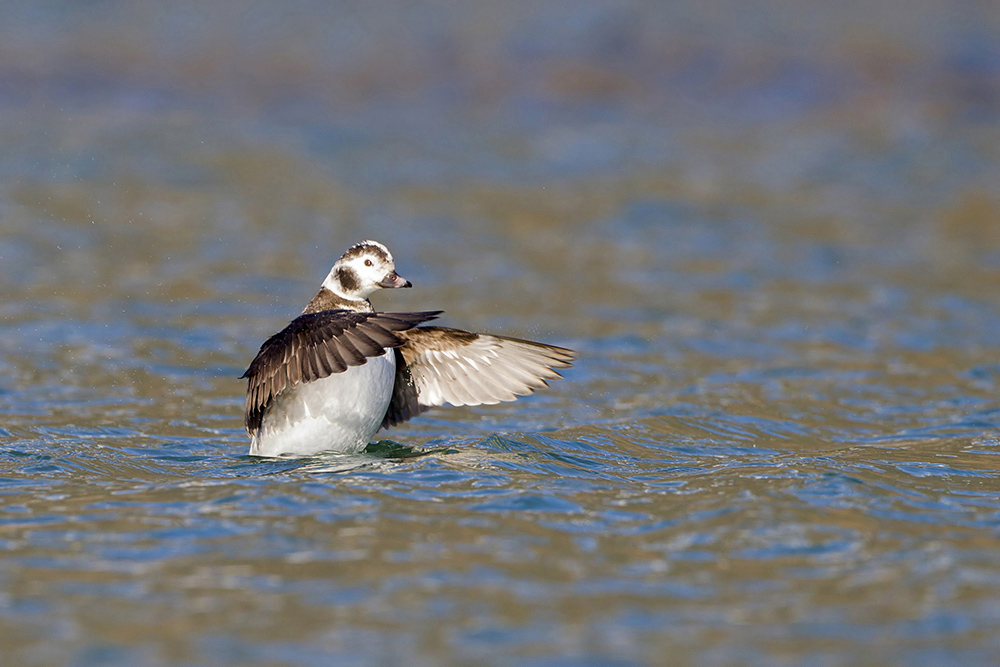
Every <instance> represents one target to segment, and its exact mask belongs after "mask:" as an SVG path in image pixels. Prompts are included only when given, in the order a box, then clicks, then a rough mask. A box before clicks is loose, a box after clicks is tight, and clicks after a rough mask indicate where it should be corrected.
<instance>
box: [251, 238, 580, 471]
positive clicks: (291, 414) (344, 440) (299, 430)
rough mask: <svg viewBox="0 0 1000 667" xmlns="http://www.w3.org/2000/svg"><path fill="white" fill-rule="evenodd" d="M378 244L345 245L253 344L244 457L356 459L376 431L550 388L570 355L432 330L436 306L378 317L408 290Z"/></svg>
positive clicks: (527, 344) (518, 341) (526, 344)
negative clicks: (374, 300) (290, 316)
mask: <svg viewBox="0 0 1000 667" xmlns="http://www.w3.org/2000/svg"><path fill="white" fill-rule="evenodd" d="M409 287H412V284H411V283H410V281H409V280H406V279H404V278H403V277H401V276H400V275H399V274H398V273H397V272H396V265H395V262H394V260H393V258H392V254H391V253H390V252H389V249H388V248H386V246H385V245H383V244H382V243H379V242H377V241H371V240H368V241H362V242H361V243H357V244H355V245H353V246H351V247H350V248H348V249H347V251H346V252H344V254H343V255H341V256H340V258H339V259H338V260H337V261H336V262H335V263H334V265H333V267H332V268H331V269H330V272H329V274H328V275H327V276H326V278H325V279H324V280H323V282H322V284H321V285H320V289H319V292H318V293H317V294H316V296H314V297H313V298H312V300H310V301H309V303H308V304H306V306H305V308H304V309H303V310H302V314H300V315H299V316H298V317H296V318H295V319H294V320H292V321H291V322H290V323H289V324H288V326H286V327H285V328H284V329H282V330H281V331H279V332H278V333H276V334H274V335H273V336H271V337H270V338H268V339H267V340H266V341H264V343H263V345H261V346H260V350H259V351H258V352H257V355H256V356H255V357H254V359H253V361H252V362H250V366H249V367H248V368H247V370H246V372H244V373H243V375H242V376H240V379H246V380H247V391H246V409H245V413H244V423H245V426H246V432H247V435H248V436H249V437H250V451H249V455H250V456H258V457H305V456H315V455H319V454H325V453H342V454H356V453H359V452H361V451H363V450H364V449H365V447H367V446H368V444H369V443H370V442H371V439H372V437H373V436H374V435H375V433H377V432H378V431H379V430H380V429H388V428H392V427H394V426H398V425H399V424H402V423H403V422H406V421H408V420H410V419H412V418H414V417H416V416H418V415H420V414H422V413H424V412H426V411H427V410H429V409H431V408H433V407H438V406H443V405H445V404H450V405H453V406H462V405H492V404H496V403H500V402H506V401H513V400H515V399H517V398H518V397H519V396H525V395H527V394H531V393H532V392H534V391H535V390H536V389H542V388H544V387H546V386H548V382H549V381H551V380H556V379H559V378H561V377H562V376H561V375H560V374H559V372H558V371H557V370H556V369H564V368H568V367H570V366H571V365H572V363H573V361H574V359H575V356H576V355H575V353H574V352H573V351H572V350H569V349H566V348H563V347H558V346H555V345H548V344H546V343H536V342H534V341H530V340H523V339H520V338H511V337H507V336H498V335H493V334H486V333H472V332H469V331H463V330H461V329H452V328H448V327H442V326H436V325H427V323H428V322H431V321H433V320H435V319H437V318H438V317H439V316H440V315H441V314H442V313H443V311H440V310H432V311H421V312H399V313H388V312H376V310H375V308H374V307H373V306H372V304H371V301H370V300H369V297H370V296H371V295H372V294H373V293H374V292H376V291H377V290H380V289H399V288H409Z"/></svg>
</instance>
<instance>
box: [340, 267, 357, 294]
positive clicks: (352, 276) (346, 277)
mask: <svg viewBox="0 0 1000 667" xmlns="http://www.w3.org/2000/svg"><path fill="white" fill-rule="evenodd" d="M337 282H339V283H340V286H341V287H343V288H344V291H346V292H354V291H356V290H357V289H358V288H359V287H361V281H360V280H358V274H357V273H355V271H354V269H351V268H348V267H346V266H342V267H340V268H339V269H337Z"/></svg>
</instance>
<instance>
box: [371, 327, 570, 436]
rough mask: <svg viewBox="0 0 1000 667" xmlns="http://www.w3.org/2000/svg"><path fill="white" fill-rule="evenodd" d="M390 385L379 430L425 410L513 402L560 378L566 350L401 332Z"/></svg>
mask: <svg viewBox="0 0 1000 667" xmlns="http://www.w3.org/2000/svg"><path fill="white" fill-rule="evenodd" d="M398 335H399V336H400V337H401V338H403V339H404V343H403V345H402V346H400V347H397V348H396V382H395V385H394V386H393V390H392V400H391V401H390V403H389V410H388V411H387V412H386V415H385V419H384V420H383V421H382V428H389V427H390V426H396V425H397V424H400V423H402V422H404V421H406V420H408V419H412V418H413V417H416V416H417V415H419V414H420V413H422V412H425V411H426V410H428V409H429V408H431V407H434V406H437V405H444V404H445V403H450V404H451V405H483V404H493V403H500V402H501V401H513V400H514V399H516V398H517V397H518V396H524V395H525V394H530V393H531V392H533V391H534V390H535V389H541V388H542V387H545V386H547V382H546V380H555V379H557V378H560V377H562V376H561V375H559V373H557V372H556V371H555V370H554V369H556V368H567V367H569V366H570V365H571V364H572V362H573V359H574V358H575V357H576V355H575V353H574V352H573V351H572V350H567V349H565V348H562V347H556V346H554V345H545V344H544V343H535V342H532V341H529V340H521V339H519V338H507V337H504V336H492V335H489V334H474V333H469V332H468V331H461V330H459V329H448V328H445V327H419V328H416V329H409V330H406V331H401V332H400V333H399V334H398Z"/></svg>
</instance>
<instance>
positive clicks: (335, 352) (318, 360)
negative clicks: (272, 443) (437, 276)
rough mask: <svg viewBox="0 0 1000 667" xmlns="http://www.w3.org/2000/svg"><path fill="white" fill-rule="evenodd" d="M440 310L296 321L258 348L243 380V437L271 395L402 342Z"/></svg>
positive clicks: (311, 316) (332, 314)
mask: <svg viewBox="0 0 1000 667" xmlns="http://www.w3.org/2000/svg"><path fill="white" fill-rule="evenodd" d="M440 313H441V311H439V310H437V311H430V312H422V313H357V312H354V311H349V310H325V311H322V312H319V313H308V314H305V315H300V316H298V317H296V318H295V319H294V320H292V322H291V323H290V324H289V325H288V326H287V327H285V328H284V329H282V330H281V331H279V332H278V333H276V334H274V335H273V336H271V337H270V338H268V339H267V340H266V341H264V344H263V345H261V346H260V351H259V352H257V356H256V357H255V358H254V360H253V361H252V362H251V363H250V367H249V368H247V370H246V372H245V373H243V375H241V376H240V378H241V379H242V378H247V380H248V382H247V401H246V413H245V415H244V420H245V423H246V429H247V433H249V434H251V435H252V434H253V433H255V432H256V431H257V429H259V428H260V425H261V421H262V420H263V418H264V411H265V410H267V406H268V405H270V403H271V401H272V400H273V399H274V397H275V396H277V395H278V394H280V393H281V392H282V391H284V390H285V389H287V388H290V387H293V386H295V385H296V384H299V383H300V382H312V381H314V380H319V379H322V378H325V377H328V376H330V375H333V374H334V373H342V372H343V371H345V370H347V368H348V367H350V366H360V365H362V364H364V363H366V362H367V361H368V357H377V356H379V355H381V354H383V353H384V352H385V350H387V349H391V348H395V347H399V346H400V345H402V344H403V343H404V339H403V338H402V336H401V335H400V332H402V331H405V330H407V329H411V328H413V327H415V326H416V325H418V324H420V323H421V322H427V321H428V320H432V319H434V318H436V317H437V316H438V315H439V314H440Z"/></svg>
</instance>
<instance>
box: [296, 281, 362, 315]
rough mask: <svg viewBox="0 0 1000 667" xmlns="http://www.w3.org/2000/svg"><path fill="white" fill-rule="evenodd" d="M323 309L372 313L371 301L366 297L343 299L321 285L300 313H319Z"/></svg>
mask: <svg viewBox="0 0 1000 667" xmlns="http://www.w3.org/2000/svg"><path fill="white" fill-rule="evenodd" d="M324 310H353V311H355V312H358V313H373V312H375V309H374V308H372V303H371V301H369V300H368V299H345V298H344V297H342V296H340V295H338V294H334V293H333V292H332V291H330V290H329V289H327V288H326V287H321V288H320V290H319V293H318V294H316V296H314V297H313V298H312V301H310V302H309V304H308V305H307V306H306V307H305V308H304V309H303V310H302V314H303V315H306V314H308V313H320V312H322V311H324Z"/></svg>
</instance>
